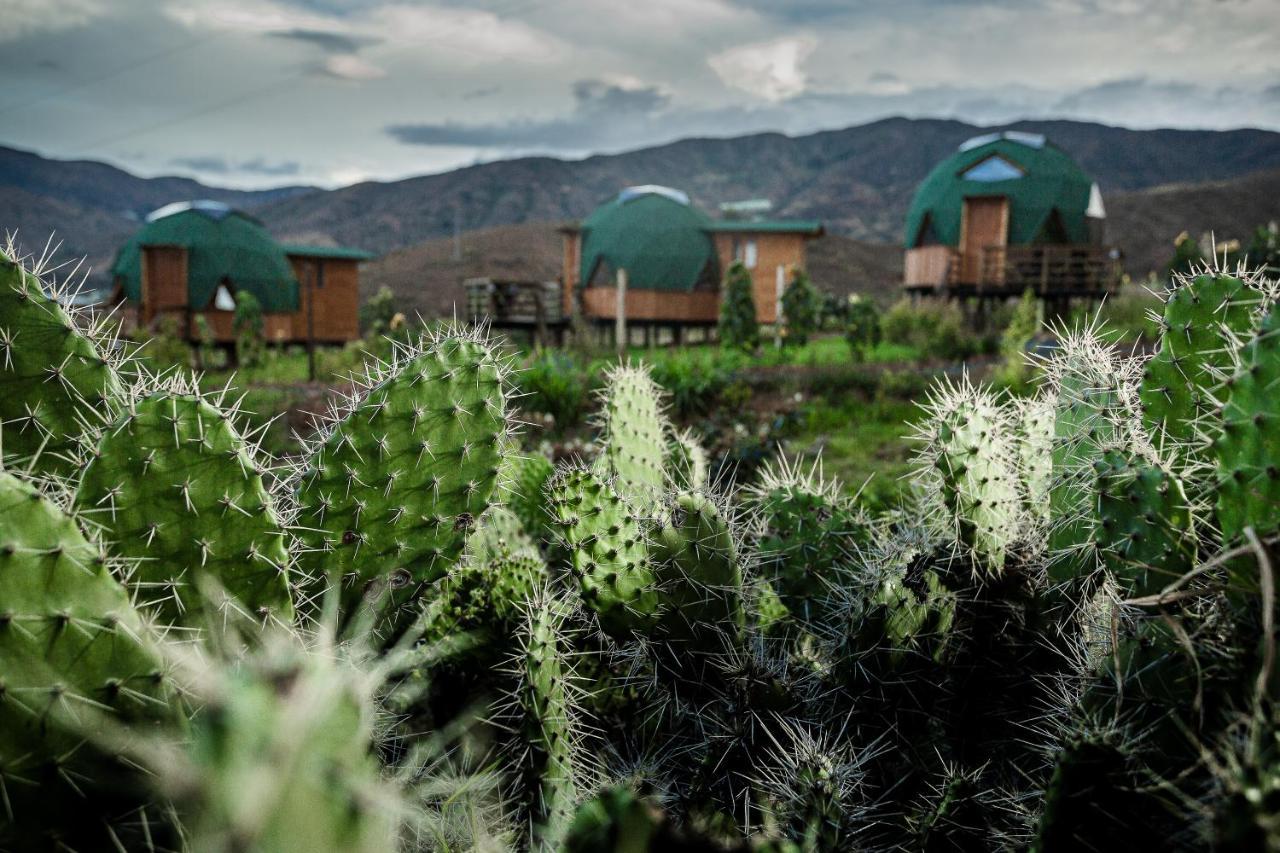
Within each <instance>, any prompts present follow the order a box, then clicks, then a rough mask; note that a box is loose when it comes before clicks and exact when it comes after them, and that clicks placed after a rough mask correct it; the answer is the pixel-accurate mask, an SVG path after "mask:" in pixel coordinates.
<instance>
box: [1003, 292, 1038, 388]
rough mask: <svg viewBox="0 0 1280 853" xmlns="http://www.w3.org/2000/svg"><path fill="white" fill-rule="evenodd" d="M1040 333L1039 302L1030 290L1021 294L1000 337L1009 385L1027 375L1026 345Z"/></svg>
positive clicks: (1005, 374)
mask: <svg viewBox="0 0 1280 853" xmlns="http://www.w3.org/2000/svg"><path fill="white" fill-rule="evenodd" d="M1039 331H1040V300H1038V299H1036V295H1035V293H1033V292H1032V291H1031V289H1030V288H1028V289H1026V290H1024V291H1023V292H1022V298H1021V299H1019V300H1018V304H1017V306H1015V307H1014V309H1013V316H1012V317H1010V318H1009V325H1008V326H1006V327H1005V330H1004V334H1003V335H1001V337H1000V352H1001V354H1002V355H1003V356H1004V377H1005V380H1006V381H1008V382H1009V383H1011V384H1012V383H1016V382H1021V381H1022V380H1023V379H1025V378H1026V375H1027V360H1026V351H1027V344H1029V343H1031V341H1032V340H1034V339H1035V336H1036V333H1038V332H1039Z"/></svg>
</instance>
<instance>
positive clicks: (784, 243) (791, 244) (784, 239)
mask: <svg viewBox="0 0 1280 853" xmlns="http://www.w3.org/2000/svg"><path fill="white" fill-rule="evenodd" d="M749 228H750V226H749V225H747V224H745V223H744V225H743V230H742V231H730V232H726V231H718V232H716V235H715V240H716V253H717V254H718V255H719V256H720V272H721V274H722V275H723V274H724V273H725V272H727V271H728V269H729V265H730V264H732V263H733V261H734V244H735V241H737V242H738V243H744V242H745V241H747V240H754V241H755V243H756V265H755V268H754V269H752V270H751V296H752V298H753V299H755V302H756V320H757V321H759V322H761V323H772V322H774V321H776V320H777V319H778V311H777V288H778V283H777V276H778V267H779V266H782V267H784V268H785V269H786V281H787V283H788V284H789V283H790V282H791V277H792V276H793V275H794V274H795V271H796V270H798V269H804V267H805V245H806V243H807V242H808V236H807V235H805V234H788V233H781V234H779V233H760V232H753V231H751V230H749Z"/></svg>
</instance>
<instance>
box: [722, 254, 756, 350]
mask: <svg viewBox="0 0 1280 853" xmlns="http://www.w3.org/2000/svg"><path fill="white" fill-rule="evenodd" d="M720 343H721V344H723V345H724V346H726V347H730V348H733V349H740V350H743V351H745V352H755V350H756V348H757V347H758V346H760V324H759V323H757V322H756V300H755V298H754V297H753V296H752V295H751V271H750V270H748V269H747V268H746V267H745V266H744V265H743V264H742V262H741V261H735V262H734V264H733V266H731V267H729V272H728V273H726V274H725V284H724V299H723V300H722V302H721V304H720Z"/></svg>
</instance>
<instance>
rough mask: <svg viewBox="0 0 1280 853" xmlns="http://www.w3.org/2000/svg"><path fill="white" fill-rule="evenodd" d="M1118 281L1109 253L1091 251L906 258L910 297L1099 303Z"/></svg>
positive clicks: (928, 252)
mask: <svg viewBox="0 0 1280 853" xmlns="http://www.w3.org/2000/svg"><path fill="white" fill-rule="evenodd" d="M1119 280H1120V265H1119V261H1118V260H1117V259H1116V258H1114V257H1112V252H1111V250H1109V249H1107V248H1105V247H1102V246H1092V245H1044V246H984V247H983V248H982V249H981V250H980V254H979V256H978V257H976V258H966V257H964V256H963V255H962V253H961V252H960V251H959V250H957V249H955V248H952V247H950V246H924V247H921V248H918V249H909V250H908V251H907V254H906V267H905V286H906V289H907V290H908V291H909V292H912V293H917V294H920V295H929V294H936V295H940V296H956V297H965V296H982V297H992V298H999V297H1007V296H1019V295H1021V294H1022V293H1023V292H1024V291H1026V290H1031V291H1033V292H1034V293H1035V294H1036V295H1037V296H1040V297H1042V298H1046V299H1058V298H1067V299H1070V298H1081V297H1085V298H1095V299H1097V298H1101V297H1102V296H1104V295H1106V294H1107V293H1109V292H1111V291H1112V290H1113V289H1115V287H1116V286H1117V284H1118V283H1119Z"/></svg>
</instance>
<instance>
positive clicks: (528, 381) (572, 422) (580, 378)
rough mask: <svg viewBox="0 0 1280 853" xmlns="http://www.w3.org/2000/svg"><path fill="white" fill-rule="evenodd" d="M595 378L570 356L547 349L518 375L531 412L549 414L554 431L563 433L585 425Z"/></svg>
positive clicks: (525, 403)
mask: <svg viewBox="0 0 1280 853" xmlns="http://www.w3.org/2000/svg"><path fill="white" fill-rule="evenodd" d="M594 380H595V377H594V376H593V375H592V374H591V373H590V372H589V371H587V370H586V369H585V368H584V367H583V366H582V365H581V364H579V363H578V361H577V360H576V359H574V358H573V356H571V355H569V354H568V353H565V352H561V351H556V350H547V351H545V352H543V353H542V354H541V355H538V356H536V357H535V358H533V359H532V360H531V361H529V362H528V363H527V364H526V365H525V366H524V369H523V370H521V371H520V373H519V375H518V381H519V383H520V390H521V391H522V392H523V393H524V395H525V396H524V397H522V398H521V399H520V405H521V407H522V408H524V409H525V410H526V411H528V412H536V413H538V414H542V415H549V416H550V417H551V418H552V421H553V423H552V424H550V425H549V426H550V428H551V430H552V431H553V432H554V433H556V434H560V433H563V432H564V431H565V430H566V429H569V428H571V427H574V426H577V425H578V424H580V423H581V422H582V418H583V415H584V414H585V413H586V410H587V405H588V403H589V401H590V394H591V388H592V387H593V386H594V384H595V381H594Z"/></svg>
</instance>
